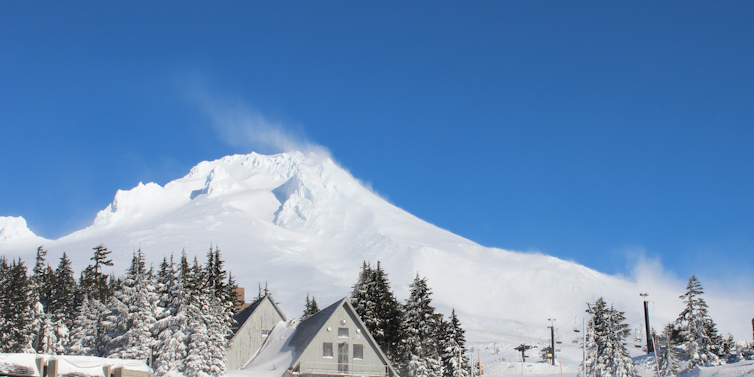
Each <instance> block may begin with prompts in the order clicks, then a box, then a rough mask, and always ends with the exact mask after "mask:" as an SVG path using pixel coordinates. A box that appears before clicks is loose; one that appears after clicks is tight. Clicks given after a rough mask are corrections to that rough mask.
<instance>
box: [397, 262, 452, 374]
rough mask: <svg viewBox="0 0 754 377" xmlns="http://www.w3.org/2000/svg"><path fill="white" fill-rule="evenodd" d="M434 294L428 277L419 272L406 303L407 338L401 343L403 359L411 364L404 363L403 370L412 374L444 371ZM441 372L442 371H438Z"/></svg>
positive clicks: (404, 328)
mask: <svg viewBox="0 0 754 377" xmlns="http://www.w3.org/2000/svg"><path fill="white" fill-rule="evenodd" d="M431 295H432V291H431V290H430V289H429V287H428V286H427V279H426V278H420V277H419V274H416V278H415V279H414V282H413V283H412V284H411V293H410V296H409V298H408V300H406V304H405V306H404V310H405V314H404V315H405V317H404V318H405V320H404V322H403V334H405V338H404V342H403V344H402V346H403V353H404V355H405V356H404V360H407V361H408V364H407V365H406V364H404V365H403V366H402V368H401V369H402V370H404V371H405V372H404V373H405V374H407V375H408V376H410V377H420V376H422V377H423V376H429V377H439V376H440V375H441V374H442V365H441V364H442V363H441V361H440V353H439V350H438V345H437V333H438V331H437V328H438V323H437V320H438V316H437V315H436V314H435V308H434V307H433V306H432V305H431V302H432V299H431V298H430V296H431ZM437 365H439V368H438V367H437ZM438 371H439V374H436V373H438ZM425 373H428V374H425Z"/></svg>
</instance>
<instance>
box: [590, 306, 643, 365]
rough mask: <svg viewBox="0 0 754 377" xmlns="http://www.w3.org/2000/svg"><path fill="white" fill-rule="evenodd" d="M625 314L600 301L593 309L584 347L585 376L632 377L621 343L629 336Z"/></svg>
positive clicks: (626, 353)
mask: <svg viewBox="0 0 754 377" xmlns="http://www.w3.org/2000/svg"><path fill="white" fill-rule="evenodd" d="M624 321H625V317H624V313H623V312H621V311H618V310H616V309H615V308H613V307H612V306H611V307H609V308H608V307H607V303H606V302H605V300H603V299H602V298H601V297H600V298H599V299H598V300H597V302H596V303H595V305H594V306H593V307H592V318H591V319H590V320H589V324H588V326H587V341H586V344H585V347H586V350H585V353H586V363H585V365H583V366H582V368H585V369H586V375H589V376H595V377H635V376H636V370H635V368H634V364H633V360H632V359H631V357H630V356H629V354H628V351H627V350H626V347H625V345H624V344H623V340H624V339H626V337H627V336H628V333H629V329H628V325H626V324H625V323H624Z"/></svg>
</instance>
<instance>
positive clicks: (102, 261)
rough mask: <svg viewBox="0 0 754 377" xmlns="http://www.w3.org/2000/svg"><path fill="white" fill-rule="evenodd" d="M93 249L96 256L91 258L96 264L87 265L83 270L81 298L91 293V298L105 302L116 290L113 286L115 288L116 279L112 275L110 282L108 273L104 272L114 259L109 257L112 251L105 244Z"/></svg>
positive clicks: (80, 283) (80, 281)
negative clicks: (105, 267)
mask: <svg viewBox="0 0 754 377" xmlns="http://www.w3.org/2000/svg"><path fill="white" fill-rule="evenodd" d="M93 250H94V256H92V257H91V258H90V260H92V261H94V264H91V265H89V266H87V267H86V268H85V269H84V271H82V272H81V279H80V280H79V286H80V287H81V296H80V298H83V295H89V298H91V299H95V300H97V301H99V302H103V303H104V302H107V301H108V300H109V299H110V296H112V293H113V292H114V289H113V288H115V287H114V286H113V283H114V279H113V278H112V277H111V278H110V281H109V282H108V275H106V274H105V273H104V272H103V268H104V266H112V265H113V261H112V260H111V259H109V255H110V253H111V251H109V250H107V248H106V247H105V245H99V246H97V247H94V248H93Z"/></svg>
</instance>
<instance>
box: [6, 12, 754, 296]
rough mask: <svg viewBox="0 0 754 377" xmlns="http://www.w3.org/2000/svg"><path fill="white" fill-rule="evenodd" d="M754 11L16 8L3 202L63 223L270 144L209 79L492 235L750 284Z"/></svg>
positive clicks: (358, 169) (399, 198)
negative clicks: (231, 110)
mask: <svg viewBox="0 0 754 377" xmlns="http://www.w3.org/2000/svg"><path fill="white" fill-rule="evenodd" d="M753 19H754V3H752V2H746V1H740V2H736V1H729V2H701V1H693V2H680V1H675V2H671V1H667V2H648V1H647V2H578V3H577V2H554V1H550V2H545V1H525V2H524V1H522V2H409V3H408V4H406V3H405V2H312V1H309V2H267V3H261V2H257V3H252V2H222V3H221V4H216V3H210V2H186V1H181V2H170V1H164V2H158V3H157V4H155V3H153V2H128V3H116V4H113V3H107V2H106V3H103V2H89V3H87V2H68V3H60V2H48V3H28V2H2V3H1V4H0V164H1V165H2V167H3V177H2V179H1V180H0V215H5V216H9V215H12V216H23V217H24V218H26V219H27V221H28V222H29V225H30V227H31V229H32V230H33V231H35V232H36V233H37V234H39V235H42V236H45V237H48V238H56V237H60V236H63V235H65V234H68V233H70V232H71V231H74V230H77V229H80V228H82V227H84V226H86V225H89V224H90V223H91V221H92V220H93V218H94V215H95V214H96V212H97V211H99V210H101V209H102V208H104V207H105V206H106V205H107V204H108V203H109V202H110V201H112V198H113V196H114V194H115V191H116V190H118V189H129V188H131V187H133V186H135V185H136V184H137V183H138V182H139V181H145V182H146V181H154V182H157V183H160V184H165V183H167V182H169V181H170V180H173V179H176V178H179V177H181V176H183V175H185V174H186V173H187V172H188V169H189V168H190V167H192V166H194V165H195V164H196V163H198V162H199V161H202V160H209V159H216V158H219V157H222V156H224V155H228V154H233V153H247V152H249V151H251V149H252V148H251V147H250V146H249V145H245V144H238V143H233V142H230V141H229V140H227V138H225V137H223V135H222V133H221V132H219V131H218V129H217V128H215V127H214V126H213V123H212V119H211V117H210V116H209V114H208V113H207V111H206V109H205V108H203V106H202V105H201V104H200V103H199V102H200V101H198V100H197V95H196V93H197V92H199V93H202V95H203V96H208V97H210V98H213V99H214V100H216V101H219V102H222V103H232V104H243V106H245V107H246V108H249V109H252V110H253V111H254V112H255V113H257V114H261V115H262V116H264V117H265V118H266V119H268V120H270V121H271V122H273V123H276V124H280V125H281V127H282V128H284V129H285V130H287V132H290V133H294V134H297V135H302V137H304V138H305V139H306V140H309V141H310V142H312V143H315V144H320V145H323V146H325V147H326V148H328V149H329V150H330V152H331V153H332V155H333V156H334V158H335V159H336V160H337V161H338V162H339V163H341V164H342V166H344V167H345V168H347V169H348V170H349V171H351V173H352V174H354V176H356V177H357V178H359V179H361V180H363V181H365V182H369V183H370V184H371V185H372V187H373V188H374V189H375V190H376V191H377V192H378V193H380V194H381V195H383V196H384V197H386V198H387V199H389V200H390V201H391V202H392V203H394V204H396V205H398V206H399V207H402V208H404V209H406V210H407V211H409V212H411V213H413V214H415V215H417V216H418V217H420V218H423V219H425V220H427V221H429V222H432V223H434V224H436V225H438V226H440V227H442V228H445V229H448V230H450V231H452V232H454V233H457V234H459V235H462V236H464V237H467V238H469V239H471V240H474V241H476V242H479V243H481V244H483V245H487V246H496V247H501V248H506V249H513V250H539V251H542V252H544V253H547V254H551V255H555V256H558V257H560V258H564V259H572V260H575V261H577V262H580V263H582V264H585V265H587V266H590V267H593V268H596V269H598V270H601V271H604V272H608V273H628V272H629V271H630V266H631V265H632V263H634V262H635V259H636V258H637V257H636V255H638V254H640V253H644V254H645V255H646V256H647V257H649V258H659V259H660V260H661V261H662V263H663V264H664V265H665V267H666V268H667V269H668V270H669V271H670V272H671V273H674V274H677V275H678V276H679V277H681V278H686V277H688V276H689V275H691V274H692V273H696V274H697V275H698V276H701V277H702V279H704V278H709V279H714V280H719V281H722V280H731V279H733V280H736V279H739V278H741V279H744V280H745V281H748V282H751V275H752V272H754V260H753V259H754V258H752V255H754V235H753V234H752V230H753V229H754V199H753V198H752V193H754V177H753V176H752V163H753V162H754V150H753V149H752V146H753V145H754V127H753V126H754V73H752V72H754V69H752V67H754V22H751V20H753ZM253 149H255V150H257V151H259V152H266V153H270V152H276V151H275V150H274V149H275V148H273V147H270V146H269V145H256V146H253ZM702 281H704V280H702Z"/></svg>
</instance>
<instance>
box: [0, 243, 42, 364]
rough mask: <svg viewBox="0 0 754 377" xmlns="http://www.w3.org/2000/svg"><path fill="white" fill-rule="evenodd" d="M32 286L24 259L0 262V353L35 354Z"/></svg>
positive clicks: (34, 305) (3, 259)
mask: <svg viewBox="0 0 754 377" xmlns="http://www.w3.org/2000/svg"><path fill="white" fill-rule="evenodd" d="M33 298H34V297H33V294H32V286H31V283H30V281H29V277H28V275H27V270H26V266H25V265H24V262H23V261H22V260H21V259H18V260H17V261H16V260H14V261H12V262H11V263H10V264H8V261H7V260H6V259H5V257H4V256H3V257H2V258H0V313H2V321H0V350H1V351H2V352H6V353H7V352H34V347H33V342H34V339H35V336H36V335H37V334H36V329H35V327H34V325H35V320H34V319H35V308H36V304H37V301H36V300H33Z"/></svg>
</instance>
